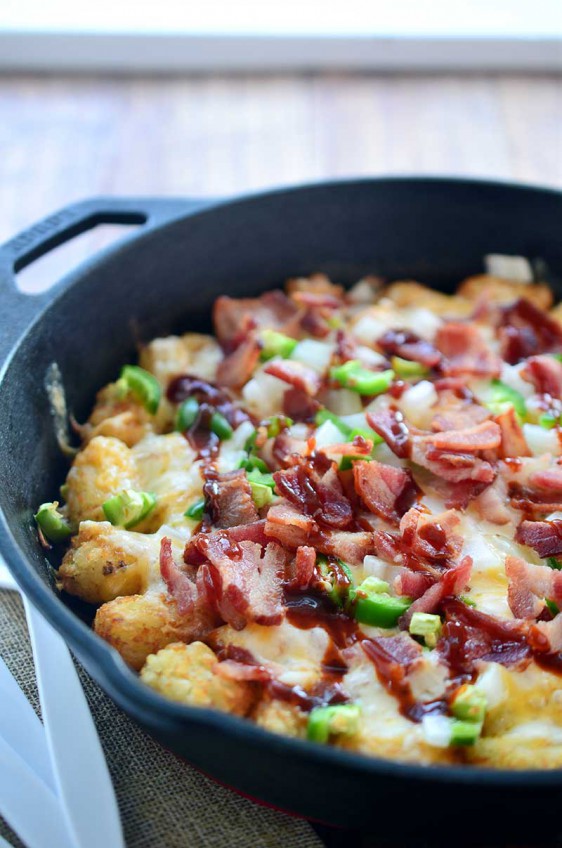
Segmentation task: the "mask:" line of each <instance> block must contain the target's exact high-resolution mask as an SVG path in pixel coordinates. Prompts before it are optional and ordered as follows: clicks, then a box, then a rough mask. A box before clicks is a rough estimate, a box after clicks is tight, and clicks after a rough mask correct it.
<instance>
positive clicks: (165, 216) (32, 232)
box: [0, 197, 217, 363]
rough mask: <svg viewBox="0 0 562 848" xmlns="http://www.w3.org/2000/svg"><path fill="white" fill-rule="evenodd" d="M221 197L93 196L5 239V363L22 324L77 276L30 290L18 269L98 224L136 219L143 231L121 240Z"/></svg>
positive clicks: (0, 338)
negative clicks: (25, 288) (36, 291)
mask: <svg viewBox="0 0 562 848" xmlns="http://www.w3.org/2000/svg"><path fill="white" fill-rule="evenodd" d="M216 202H217V201H216V200H207V199H205V200H191V199H172V198H131V199H129V198H117V197H100V198H92V199H91V200H84V201H81V202H79V203H74V204H72V205H71V206H66V207H65V208H64V209H61V210H59V211H58V212H55V213H54V214H53V215H49V216H48V217H47V218H44V219H43V220H42V221H39V222H38V223H37V224H34V225H33V226H31V227H29V228H28V229H27V230H23V232H21V233H19V235H17V236H15V237H14V238H12V239H10V241H8V242H6V243H5V244H3V245H2V246H1V247H0V304H1V309H0V363H2V362H3V361H4V360H5V358H6V355H7V353H8V351H9V350H10V348H11V347H12V345H13V343H14V342H15V341H16V339H17V338H19V335H20V334H21V333H22V332H23V330H25V329H27V327H29V325H30V324H31V323H32V321H33V320H34V319H35V318H36V317H38V316H39V315H40V314H41V312H42V311H43V310H44V309H45V308H46V307H47V305H48V304H49V303H50V302H51V301H52V300H53V297H54V295H55V294H56V293H58V292H60V291H61V290H63V289H64V288H66V286H67V285H69V284H70V283H71V282H72V276H73V275H67V276H65V277H63V278H62V279H61V280H59V281H58V282H56V283H55V284H54V285H53V286H52V287H51V288H50V289H49V290H48V291H46V292H42V293H41V294H37V295H33V294H31V295H28V294H23V293H22V292H20V291H19V289H18V288H17V285H16V274H17V273H18V271H21V270H22V269H23V268H25V267H26V266H27V265H30V264H31V263H32V262H34V261H35V260H36V259H39V258H40V257H41V256H44V255H45V254H46V253H48V252H49V251H50V250H53V249H54V248H56V247H59V246H60V245H61V244H64V243H65V242H67V241H70V239H72V238H74V237H75V236H78V235H80V234H81V233H85V232H87V231H88V230H90V229H92V228H93V227H96V226H97V225H98V224H137V225H138V226H139V229H138V231H135V233H133V234H132V235H128V236H126V237H125V238H124V239H123V240H122V241H121V242H120V243H119V246H120V245H122V243H123V241H130V240H134V239H135V238H136V237H137V236H138V235H140V234H141V233H144V232H146V231H147V230H151V229H156V228H158V227H160V226H163V225H164V224H166V223H168V222H169V221H172V220H174V219H176V218H181V217H185V216H186V215H189V214H190V213H195V212H199V211H201V210H202V209H205V208H207V207H209V206H212V205H214V204H215V203H216ZM111 249H112V248H111V247H110V248H109V249H108V250H109V251H111Z"/></svg>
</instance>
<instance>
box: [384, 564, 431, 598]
mask: <svg viewBox="0 0 562 848" xmlns="http://www.w3.org/2000/svg"><path fill="white" fill-rule="evenodd" d="M434 583H435V578H434V577H433V575H431V574H429V572H427V571H410V569H409V568H404V569H403V570H402V571H401V572H400V574H399V575H398V576H397V577H396V578H395V580H394V584H393V585H394V590H395V591H396V594H397V595H405V596H406V597H408V598H414V599H416V598H421V597H422V595H423V594H425V592H427V590H428V589H429V588H430V586H433V584H434Z"/></svg>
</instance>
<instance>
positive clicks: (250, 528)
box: [183, 518, 270, 566]
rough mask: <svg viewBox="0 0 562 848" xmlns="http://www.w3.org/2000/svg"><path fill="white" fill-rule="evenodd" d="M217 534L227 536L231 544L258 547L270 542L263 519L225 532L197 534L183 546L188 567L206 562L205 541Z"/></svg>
mask: <svg viewBox="0 0 562 848" xmlns="http://www.w3.org/2000/svg"><path fill="white" fill-rule="evenodd" d="M217 533H220V534H221V537H222V538H224V536H227V537H228V538H229V539H230V540H231V541H232V542H257V544H258V545H267V543H268V542H269V541H270V539H268V537H267V536H266V534H265V518H264V519H262V520H261V521H254V522H253V523H252V524H240V525H239V526H237V527H229V528H228V529H226V530H214V531H213V532H212V533H198V534H197V535H196V536H193V538H192V539H190V540H189V542H188V543H187V544H186V546H185V550H184V553H183V559H184V562H186V563H187V564H188V565H194V566H198V565H202V564H203V563H204V562H205V560H206V554H205V551H206V544H207V541H206V540H207V539H209V538H210V537H211V536H213V535H214V534H217Z"/></svg>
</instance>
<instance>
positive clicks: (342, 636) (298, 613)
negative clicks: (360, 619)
mask: <svg viewBox="0 0 562 848" xmlns="http://www.w3.org/2000/svg"><path fill="white" fill-rule="evenodd" d="M285 603H286V605H287V620H288V621H289V622H290V623H291V624H292V625H293V626H294V627H298V628H299V629H300V630H311V629H312V628H313V627H321V628H322V629H323V630H325V631H326V633H327V634H328V636H329V637H330V639H331V640H332V642H333V643H334V644H335V645H336V647H338V648H345V647H347V646H349V645H352V644H353V643H354V642H356V641H357V639H358V638H359V636H360V630H359V627H358V625H357V622H355V621H354V620H353V619H351V618H349V617H348V616H347V615H344V614H343V613H341V612H339V611H338V610H337V609H336V608H335V607H334V605H333V603H332V602H331V601H330V599H329V598H328V597H326V596H322V595H320V594H312V593H303V594H289V593H287V595H286V598H285Z"/></svg>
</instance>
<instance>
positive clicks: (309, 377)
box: [263, 359, 321, 397]
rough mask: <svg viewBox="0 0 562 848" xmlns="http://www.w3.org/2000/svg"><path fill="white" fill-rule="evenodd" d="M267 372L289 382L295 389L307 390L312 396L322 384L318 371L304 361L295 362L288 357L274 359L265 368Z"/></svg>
mask: <svg viewBox="0 0 562 848" xmlns="http://www.w3.org/2000/svg"><path fill="white" fill-rule="evenodd" d="M263 370H264V371H265V373H266V374H271V376H272V377H277V378H278V379H279V380H283V382H284V383H289V385H290V386H293V387H294V388H295V389H299V390H300V391H301V392H305V393H306V394H307V395H310V396H311V397H312V396H313V395H315V394H316V393H317V392H318V390H319V388H320V385H321V380H320V377H319V375H318V374H317V372H316V371H313V370H312V368H307V366H306V365H303V364H302V362H296V361H295V362H293V361H289V360H286V359H279V360H277V359H276V360H272V361H271V362H268V363H267V365H266V366H265V367H264V369H263Z"/></svg>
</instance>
